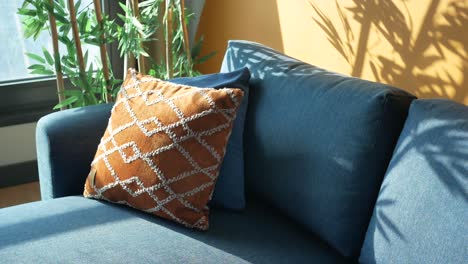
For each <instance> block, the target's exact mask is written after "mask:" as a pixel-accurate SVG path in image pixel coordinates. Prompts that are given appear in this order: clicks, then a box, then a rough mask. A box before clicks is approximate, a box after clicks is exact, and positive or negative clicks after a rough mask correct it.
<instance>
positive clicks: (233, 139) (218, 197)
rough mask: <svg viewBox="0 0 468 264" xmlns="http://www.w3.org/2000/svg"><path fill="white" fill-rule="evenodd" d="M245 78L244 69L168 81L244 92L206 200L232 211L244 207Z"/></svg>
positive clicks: (247, 89)
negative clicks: (209, 196) (212, 186)
mask: <svg viewBox="0 0 468 264" xmlns="http://www.w3.org/2000/svg"><path fill="white" fill-rule="evenodd" d="M249 80H250V72H249V70H248V69H247V68H242V69H240V70H236V71H232V72H227V73H213V74H206V75H201V76H197V77H181V78H175V79H172V80H169V81H170V82H172V83H177V84H184V85H189V86H194V87H211V88H217V89H221V88H226V87H229V88H239V89H242V91H243V92H244V97H243V98H242V102H241V104H240V105H239V108H238V109H237V115H236V119H235V120H234V124H233V127H232V134H231V136H230V137H229V141H228V146H227V148H226V155H225V156H224V160H223V164H222V165H221V170H220V172H219V177H218V181H217V182H216V188H215V190H214V194H213V199H212V200H211V202H210V205H213V206H217V207H222V208H226V209H232V210H241V209H244V207H245V191H244V122H245V115H246V114H247V105H248V99H249Z"/></svg>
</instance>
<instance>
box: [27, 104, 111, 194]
mask: <svg viewBox="0 0 468 264" xmlns="http://www.w3.org/2000/svg"><path fill="white" fill-rule="evenodd" d="M111 108H112V105H110V104H108V105H97V106H89V107H83V108H78V109H71V110H65V111H61V112H56V113H53V114H50V115H47V116H45V117H43V118H41V119H40V120H39V122H38V124H37V128H36V149H37V162H38V166H39V181H40V184H41V197H42V199H43V200H47V199H52V198H56V197H63V196H67V195H77V194H82V193H83V186H84V181H85V179H86V176H88V173H89V169H90V164H91V161H92V159H93V157H94V154H95V153H96V149H97V146H98V143H99V140H100V139H101V137H102V135H103V134H104V130H105V129H106V126H107V122H108V119H109V116H110V111H111Z"/></svg>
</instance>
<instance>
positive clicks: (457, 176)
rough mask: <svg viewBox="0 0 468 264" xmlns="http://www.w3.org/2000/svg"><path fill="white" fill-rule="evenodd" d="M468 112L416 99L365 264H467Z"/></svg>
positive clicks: (365, 253)
mask: <svg viewBox="0 0 468 264" xmlns="http://www.w3.org/2000/svg"><path fill="white" fill-rule="evenodd" d="M467 220H468V107H466V106H464V105H460V104H457V103H455V102H450V101H445V100H417V101H415V102H414V103H413V104H412V105H411V109H410V113H409V116H408V120H407V122H406V124H405V127H404V129H403V132H402V134H401V136H400V139H399V141H398V145H397V147H396V149H395V153H394V155H393V158H392V160H391V162H390V165H389V168H388V170H387V174H386V176H385V179H384V182H383V184H382V188H381V190H380V194H379V197H378V200H377V204H376V206H375V210H374V214H373V216H372V221H371V223H370V225H369V229H368V230H367V235H366V239H365V242H364V246H363V247H362V251H361V257H360V261H362V262H363V263H466V261H467V260H468V247H467V246H468V233H467V232H468V222H467Z"/></svg>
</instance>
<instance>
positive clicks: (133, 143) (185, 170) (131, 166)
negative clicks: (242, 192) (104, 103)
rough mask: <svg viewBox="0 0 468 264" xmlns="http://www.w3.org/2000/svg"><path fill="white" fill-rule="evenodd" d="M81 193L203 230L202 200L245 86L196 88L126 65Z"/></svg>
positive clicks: (205, 224)
mask: <svg viewBox="0 0 468 264" xmlns="http://www.w3.org/2000/svg"><path fill="white" fill-rule="evenodd" d="M127 76H128V77H127V79H126V80H125V81H124V83H123V85H122V88H121V90H120V92H119V95H118V97H117V100H116V102H115V105H114V107H113V109H112V114H111V117H110V119H109V124H108V126H107V129H106V131H105V133H104V136H103V137H102V139H101V142H100V144H99V146H98V149H97V152H96V155H95V157H94V160H93V162H92V163H91V172H90V173H89V175H88V178H87V179H86V183H85V189H84V196H85V197H89V198H95V199H102V200H106V201H110V202H114V203H119V204H125V205H128V206H131V207H134V208H137V209H140V210H143V211H145V212H148V213H152V214H154V215H157V216H160V217H163V218H166V219H169V220H172V221H175V222H178V223H180V224H183V225H185V226H187V227H191V228H198V229H201V230H206V229H208V214H209V208H208V206H207V204H208V202H209V200H210V199H211V196H212V194H213V190H214V186H215V183H216V179H217V177H218V172H219V168H220V166H221V163H222V160H223V157H224V154H225V149H226V144H227V142H228V139H229V136H230V134H231V129H232V122H233V120H234V118H235V115H236V110H237V107H238V106H239V104H240V102H241V100H242V96H243V92H242V90H240V89H230V88H225V89H212V88H203V89H200V88H194V87H190V86H185V85H177V84H173V83H170V82H165V81H161V80H158V79H155V78H153V77H150V76H142V75H140V74H137V73H136V72H135V71H134V70H129V72H128V75H127Z"/></svg>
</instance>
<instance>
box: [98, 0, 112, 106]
mask: <svg viewBox="0 0 468 264" xmlns="http://www.w3.org/2000/svg"><path fill="white" fill-rule="evenodd" d="M94 11H95V12H96V19H97V22H98V24H99V28H100V29H101V36H100V38H101V41H100V43H99V51H100V53H101V61H102V70H103V73H104V80H105V82H106V91H107V93H106V98H105V101H106V103H109V102H111V101H112V91H111V83H110V70H109V66H108V64H107V48H106V44H105V43H104V41H105V39H106V36H105V33H104V24H103V18H102V11H101V1H100V0H94Z"/></svg>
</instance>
